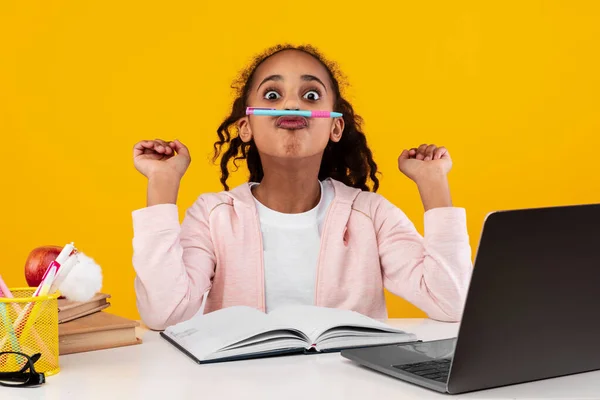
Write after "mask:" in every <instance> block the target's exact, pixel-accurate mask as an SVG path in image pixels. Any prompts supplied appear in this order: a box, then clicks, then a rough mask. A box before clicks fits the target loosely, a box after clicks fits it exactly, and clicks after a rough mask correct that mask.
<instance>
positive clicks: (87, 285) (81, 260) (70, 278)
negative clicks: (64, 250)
mask: <svg viewBox="0 0 600 400" xmlns="http://www.w3.org/2000/svg"><path fill="white" fill-rule="evenodd" d="M69 258H75V260H74V261H75V263H74V265H73V268H72V269H71V271H70V272H69V273H68V275H67V276H66V277H65V279H64V280H63V281H62V282H61V283H60V284H59V287H58V290H60V293H61V295H63V296H64V297H66V298H67V299H69V300H73V301H88V300H90V299H91V298H92V297H94V295H95V294H96V293H98V292H99V291H100V289H101V288H102V269H101V268H100V266H99V265H98V264H96V262H95V261H94V260H93V259H92V258H90V257H88V256H86V255H85V254H83V253H81V252H78V253H75V254H73V255H72V256H71V257H69Z"/></svg>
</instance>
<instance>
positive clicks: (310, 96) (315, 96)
mask: <svg viewBox="0 0 600 400" xmlns="http://www.w3.org/2000/svg"><path fill="white" fill-rule="evenodd" d="M320 97H321V96H320V95H319V92H317V91H316V90H310V91H308V92H306V94H305V95H304V98H305V99H306V100H311V101H316V100H319V98H320Z"/></svg>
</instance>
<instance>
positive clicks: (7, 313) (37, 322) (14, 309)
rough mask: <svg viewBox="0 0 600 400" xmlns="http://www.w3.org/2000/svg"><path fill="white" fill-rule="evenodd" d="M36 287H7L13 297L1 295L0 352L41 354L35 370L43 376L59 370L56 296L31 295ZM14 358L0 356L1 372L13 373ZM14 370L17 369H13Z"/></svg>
mask: <svg viewBox="0 0 600 400" xmlns="http://www.w3.org/2000/svg"><path fill="white" fill-rule="evenodd" d="M35 290H36V288H14V289H12V288H11V289H10V291H11V292H12V294H13V295H14V298H0V353H1V352H18V353H23V354H26V355H28V356H33V355H34V354H36V353H40V354H41V357H40V358H39V359H38V360H37V361H36V362H35V364H34V367H35V370H36V371H37V372H43V373H44V374H45V375H46V376H51V375H55V374H57V373H58V372H59V371H60V367H59V362H58V355H59V353H58V297H59V296H60V293H59V292H56V293H54V294H52V295H49V296H38V297H31V296H32V295H33V293H34V292H35ZM11 359H14V357H5V358H0V372H14V371H15V368H16V366H15V365H9V364H10V363H11V361H10V360H11ZM16 369H17V370H18V369H19V368H16Z"/></svg>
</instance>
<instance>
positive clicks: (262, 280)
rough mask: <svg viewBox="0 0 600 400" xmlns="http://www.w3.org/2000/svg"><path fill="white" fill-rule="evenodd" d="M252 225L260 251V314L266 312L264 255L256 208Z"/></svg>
mask: <svg viewBox="0 0 600 400" xmlns="http://www.w3.org/2000/svg"><path fill="white" fill-rule="evenodd" d="M254 224H255V226H256V230H257V232H258V243H259V248H260V251H259V252H258V254H260V265H259V267H260V271H259V274H258V276H259V279H260V285H259V287H260V288H262V290H261V293H260V295H261V298H260V299H259V302H260V304H261V305H262V312H266V311H267V304H266V301H265V255H264V252H265V250H264V245H263V237H262V231H261V229H260V218H259V216H258V211H257V210H256V208H254Z"/></svg>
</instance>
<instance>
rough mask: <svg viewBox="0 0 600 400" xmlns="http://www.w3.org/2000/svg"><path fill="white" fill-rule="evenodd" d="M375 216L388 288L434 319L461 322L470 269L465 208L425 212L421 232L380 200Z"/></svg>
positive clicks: (389, 204)
mask: <svg viewBox="0 0 600 400" xmlns="http://www.w3.org/2000/svg"><path fill="white" fill-rule="evenodd" d="M373 215H374V219H373V222H374V224H375V230H376V232H377V241H378V246H379V257H380V261H381V268H382V273H383V279H384V286H385V287H386V289H388V290H389V291H390V292H392V293H394V294H396V295H398V296H401V297H403V298H404V299H406V300H407V301H409V302H411V303H412V304H414V305H415V306H417V307H419V308H420V309H421V310H423V311H424V312H425V313H427V315H428V316H429V317H430V318H432V319H436V320H440V321H447V322H455V321H459V320H460V319H461V316H462V315H461V314H462V309H463V305H464V302H465V299H466V295H467V289H468V286H469V282H470V279H471V273H472V261H471V247H470V245H469V236H468V232H467V224H466V211H465V209H464V208H457V207H443V208H434V209H431V210H428V211H426V212H425V216H424V218H425V220H424V228H425V232H424V236H421V235H420V234H419V233H418V231H417V230H416V228H415V227H414V225H413V223H412V222H411V221H410V220H409V219H408V217H407V216H406V215H405V214H404V213H403V212H402V211H401V210H400V209H399V208H398V207H396V206H394V205H393V204H392V203H390V202H389V201H387V200H386V199H384V198H381V202H380V203H379V205H378V206H377V207H376V210H375V212H374V214H373Z"/></svg>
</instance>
